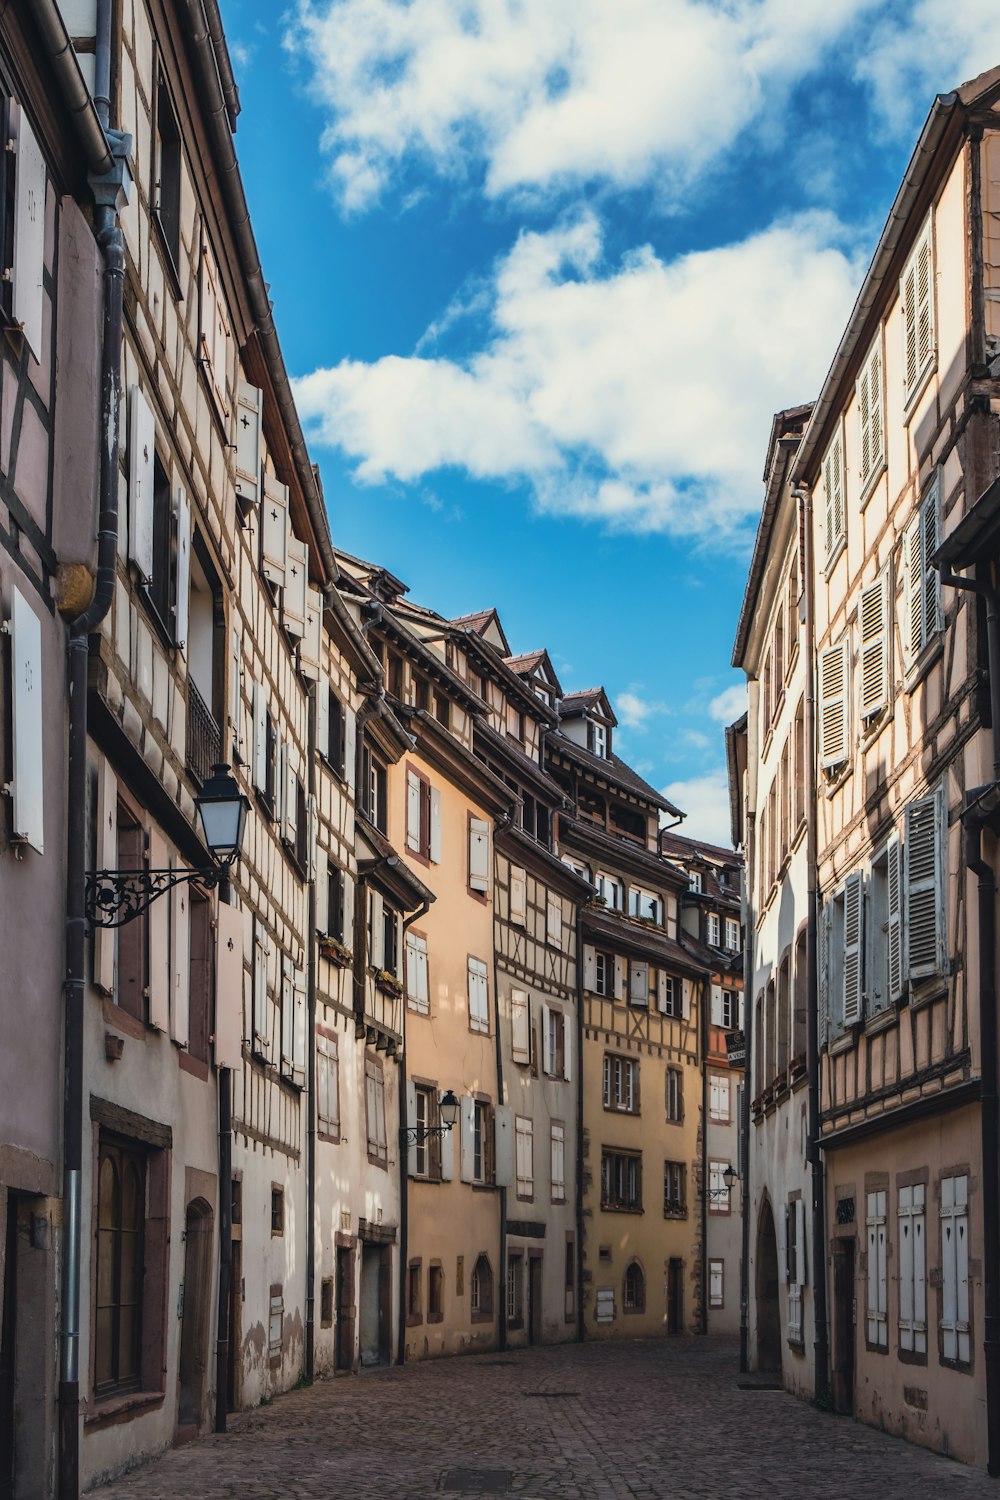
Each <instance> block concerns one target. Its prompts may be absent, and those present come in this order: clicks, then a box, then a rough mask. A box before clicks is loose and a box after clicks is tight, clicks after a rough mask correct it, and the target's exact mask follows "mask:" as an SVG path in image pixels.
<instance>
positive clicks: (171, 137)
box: [153, 77, 181, 273]
mask: <svg viewBox="0 0 1000 1500" xmlns="http://www.w3.org/2000/svg"><path fill="white" fill-rule="evenodd" d="M153 170H154V172H155V173H156V188H155V192H156V201H155V209H154V214H155V217H156V221H157V223H158V224H159V226H160V229H161V231H162V233H163V239H164V243H165V244H166V247H167V249H168V251H169V252H170V259H171V262H172V267H171V268H172V270H173V271H174V272H175V273H176V271H177V267H178V266H179V265H180V252H181V137H180V131H179V130H178V129H177V120H176V119H175V117H174V111H173V107H172V105H171V103H170V95H169V93H168V92H167V85H166V83H165V82H164V80H163V78H162V77H161V78H160V79H159V83H158V86H157V90H156V144H155V162H154V166H153Z"/></svg>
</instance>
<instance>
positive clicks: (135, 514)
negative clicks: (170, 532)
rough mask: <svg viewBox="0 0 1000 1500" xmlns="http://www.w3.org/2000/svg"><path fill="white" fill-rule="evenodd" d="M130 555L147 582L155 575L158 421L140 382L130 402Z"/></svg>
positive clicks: (131, 393) (130, 394)
mask: <svg viewBox="0 0 1000 1500" xmlns="http://www.w3.org/2000/svg"><path fill="white" fill-rule="evenodd" d="M128 408H129V411H128V555H129V558H130V560H131V561H132V562H134V563H135V565H136V568H137V569H138V571H139V575H140V577H141V578H142V580H143V582H144V583H148V582H149V581H150V579H151V578H152V576H153V458H154V455H155V452H156V423H155V422H154V420H153V411H152V408H151V407H150V405H149V402H148V401H147V400H146V398H145V396H144V395H143V394H142V392H141V391H140V389H139V387H138V386H137V385H134V386H132V388H131V390H130V391H129V402H128Z"/></svg>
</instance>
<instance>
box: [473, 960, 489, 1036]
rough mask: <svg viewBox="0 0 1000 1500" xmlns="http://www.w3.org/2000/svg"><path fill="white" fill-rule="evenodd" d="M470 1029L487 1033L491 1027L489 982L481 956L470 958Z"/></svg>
mask: <svg viewBox="0 0 1000 1500" xmlns="http://www.w3.org/2000/svg"><path fill="white" fill-rule="evenodd" d="M469 1029H470V1030H471V1031H481V1032H483V1033H484V1034H486V1035H488V1034H489V1029H490V1003H489V983H488V981H487V978H486V965H485V963H484V962H483V960H482V959H481V958H470V959H469Z"/></svg>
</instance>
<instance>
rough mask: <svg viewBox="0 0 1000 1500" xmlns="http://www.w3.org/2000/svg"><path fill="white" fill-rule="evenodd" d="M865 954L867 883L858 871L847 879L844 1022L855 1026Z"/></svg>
mask: <svg viewBox="0 0 1000 1500" xmlns="http://www.w3.org/2000/svg"><path fill="white" fill-rule="evenodd" d="M863 953H864V885H863V883H862V878H861V875H860V873H859V872H857V871H856V872H855V873H854V874H853V875H848V877H847V879H846V880H845V881H844V994H843V1011H842V1015H843V1021H844V1025H845V1026H853V1025H854V1023H855V1022H856V1021H860V1019H861V988H862V980H863V975H862V955H863Z"/></svg>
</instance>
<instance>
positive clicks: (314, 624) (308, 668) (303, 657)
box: [299, 585, 329, 698]
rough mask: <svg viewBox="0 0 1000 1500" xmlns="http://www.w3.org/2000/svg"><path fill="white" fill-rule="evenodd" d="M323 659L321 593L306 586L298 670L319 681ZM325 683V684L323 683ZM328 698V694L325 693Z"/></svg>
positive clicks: (311, 679)
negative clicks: (304, 615) (303, 631)
mask: <svg viewBox="0 0 1000 1500" xmlns="http://www.w3.org/2000/svg"><path fill="white" fill-rule="evenodd" d="M322 661H323V595H322V594H321V593H320V592H319V590H318V589H314V588H312V586H311V585H307V587H306V623H305V634H304V635H303V637H302V644H301V645H300V647H299V670H300V672H301V673H302V675H303V677H307V678H308V679H309V681H310V682H320V680H321V678H322V671H321V664H322ZM324 685H325V684H324ZM327 697H328V698H329V694H327Z"/></svg>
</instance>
